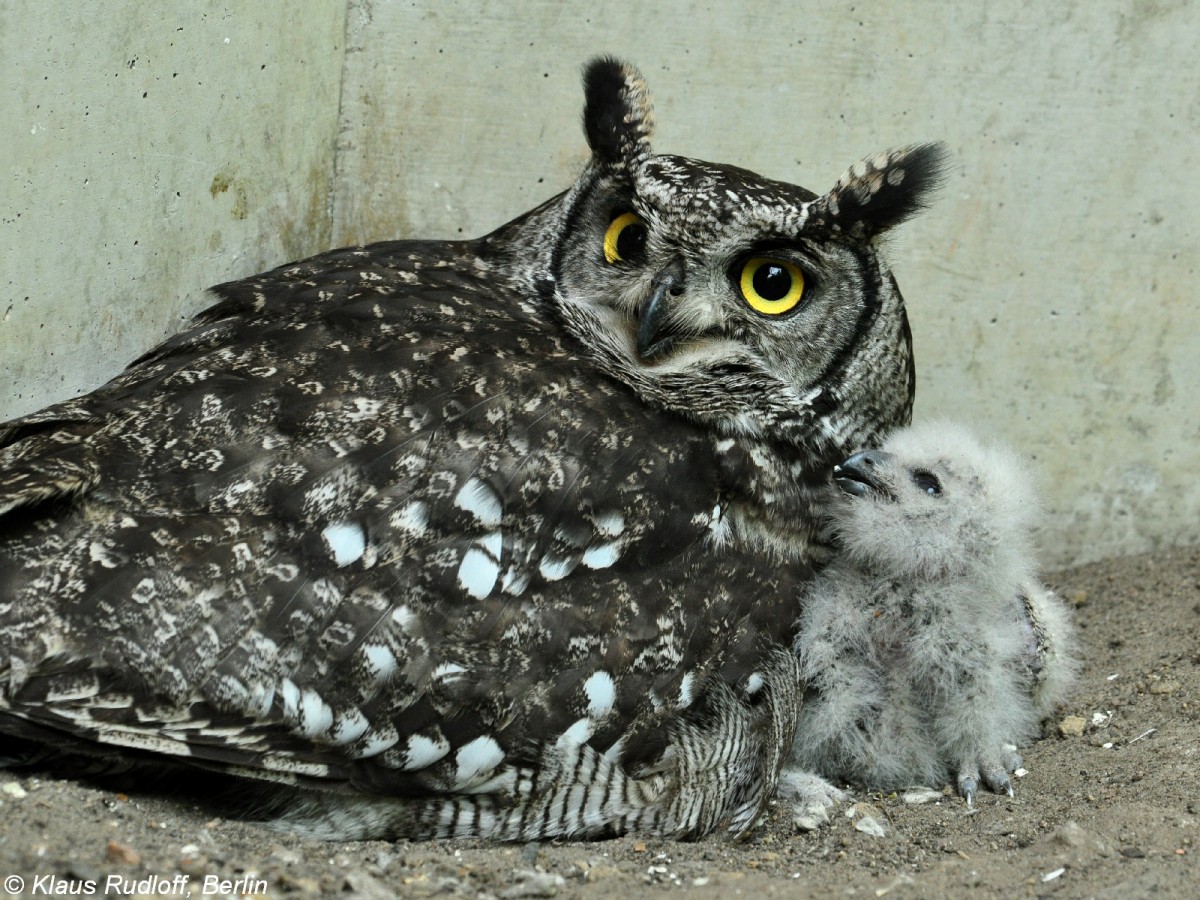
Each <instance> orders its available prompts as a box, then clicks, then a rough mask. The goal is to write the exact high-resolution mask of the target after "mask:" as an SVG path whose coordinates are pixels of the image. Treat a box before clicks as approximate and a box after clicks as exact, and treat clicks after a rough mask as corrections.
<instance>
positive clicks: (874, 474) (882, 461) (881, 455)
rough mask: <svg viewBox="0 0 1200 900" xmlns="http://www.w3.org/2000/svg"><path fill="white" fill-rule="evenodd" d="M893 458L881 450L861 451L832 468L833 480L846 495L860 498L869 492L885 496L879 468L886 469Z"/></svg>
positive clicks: (885, 492)
mask: <svg viewBox="0 0 1200 900" xmlns="http://www.w3.org/2000/svg"><path fill="white" fill-rule="evenodd" d="M893 459H895V457H893V456H892V454H890V453H885V452H884V451H882V450H863V451H861V452H859V453H855V454H854V455H853V456H852V457H850V458H849V459H848V460H846V461H845V462H844V463H841V464H840V465H836V466H834V467H833V480H834V481H836V482H837V486H838V487H840V488H841V489H842V490H843V491H845V492H846V493H847V494H850V495H852V496H854V497H861V496H863V495H864V494H867V493H869V492H871V491H879V492H880V493H883V494H887V493H888V491H887V489H886V488H885V487H884V484H883V481H882V479H881V478H880V476H879V472H878V469H879V468H880V467H885V468H886V467H888V466H889V465H890V464H891V463H892V460H893Z"/></svg>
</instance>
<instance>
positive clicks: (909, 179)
mask: <svg viewBox="0 0 1200 900" xmlns="http://www.w3.org/2000/svg"><path fill="white" fill-rule="evenodd" d="M947 158H948V152H947V150H946V148H945V146H944V145H942V144H936V143H935V144H916V145H913V146H910V147H901V148H900V149H898V150H889V151H887V152H885V153H880V154H879V155H877V156H872V157H869V158H867V159H864V160H862V161H861V162H857V163H855V164H854V165H853V166H851V167H850V170H849V171H848V172H846V174H845V175H843V176H842V177H841V178H840V179H838V183H837V184H836V185H834V187H833V190H831V191H830V192H829V193H828V194H826V195H825V196H824V197H821V198H819V199H817V200H816V201H815V202H814V207H813V211H812V215H813V217H814V218H815V219H816V220H818V221H820V222H822V223H823V224H825V225H826V226H828V227H829V228H830V229H831V230H833V231H839V232H844V233H846V234H850V235H853V236H854V237H859V238H863V239H864V240H869V239H870V238H873V237H875V236H876V235H879V234H882V233H883V232H885V231H887V230H888V229H889V228H893V227H895V226H896V225H899V224H900V223H901V222H903V221H904V220H905V219H908V218H909V217H910V216H912V215H914V214H915V213H918V212H920V211H921V210H922V209H924V208H925V207H926V206H928V205H929V203H930V201H931V200H932V197H933V194H934V193H935V192H936V191H937V189H938V188H939V187H940V186H941V183H942V181H943V179H944V176H945V170H946V163H947Z"/></svg>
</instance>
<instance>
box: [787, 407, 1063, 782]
mask: <svg viewBox="0 0 1200 900" xmlns="http://www.w3.org/2000/svg"><path fill="white" fill-rule="evenodd" d="M833 477H834V480H835V481H836V483H837V487H838V488H840V492H839V493H838V495H837V497H836V498H835V500H834V502H833V503H832V504H831V511H830V517H831V524H832V529H833V532H834V534H835V536H836V542H837V544H838V546H839V553H838V555H837V556H836V557H835V559H834V561H833V562H831V563H830V565H829V566H828V567H826V569H825V570H824V571H823V572H822V574H821V575H820V576H819V577H818V578H817V580H816V581H815V582H814V583H813V585H812V587H811V589H810V591H809V592H808V593H807V594H806V597H805V600H804V609H803V612H802V613H801V615H800V619H799V622H798V632H797V637H796V642H795V649H796V653H797V654H798V656H799V659H800V663H801V670H802V673H803V674H802V677H803V678H804V679H805V681H806V682H807V687H808V696H806V698H805V702H804V705H803V708H802V710H801V716H800V722H799V726H798V728H797V735H796V740H795V742H794V744H793V746H792V752H791V758H790V760H789V763H788V765H787V774H786V775H785V779H784V780H785V783H787V782H789V781H796V780H797V779H799V780H800V781H801V783H803V776H804V773H805V772H809V773H818V774H819V775H821V776H825V777H829V778H839V779H844V780H847V781H850V782H855V783H860V784H864V785H867V786H869V787H871V788H878V789H894V788H899V787H904V786H908V785H913V784H928V785H938V784H943V783H945V782H946V781H947V780H948V778H949V777H951V776H953V777H955V778H956V779H957V786H958V791H959V793H960V794H961V795H962V796H963V797H965V798H966V800H967V802H968V803H971V802H973V799H974V796H975V792H976V790H977V788H978V786H979V783H980V782H981V781H982V783H983V784H984V785H986V786H987V787H988V788H990V789H991V790H993V791H996V792H1000V791H1004V792H1007V793H1008V794H1010V795H1011V793H1012V783H1011V782H1010V780H1009V773H1010V772H1012V771H1013V770H1014V769H1015V768H1016V767H1017V766H1019V765H1020V757H1019V756H1017V754H1016V745H1018V744H1021V743H1023V742H1025V741H1028V740H1030V739H1031V738H1033V737H1034V736H1035V735H1036V734H1037V730H1038V723H1039V721H1040V719H1041V718H1042V717H1043V716H1044V715H1045V714H1046V713H1048V712H1049V711H1050V710H1051V709H1052V708H1053V707H1054V706H1055V705H1056V704H1058V703H1059V702H1060V701H1061V700H1062V699H1063V697H1064V695H1065V693H1066V691H1067V689H1068V687H1069V686H1070V684H1071V681H1072V677H1073V675H1074V671H1075V662H1074V660H1073V654H1072V651H1073V645H1074V632H1073V629H1072V626H1071V623H1070V621H1069V617H1068V614H1067V611H1066V609H1065V607H1064V605H1063V603H1062V602H1061V600H1059V599H1058V598H1057V597H1056V596H1055V595H1054V594H1053V593H1051V592H1050V591H1049V590H1047V589H1046V588H1045V587H1043V586H1042V585H1041V584H1040V583H1039V582H1038V580H1037V578H1036V574H1035V560H1034V554H1033V548H1032V544H1031V527H1032V524H1033V519H1034V512H1035V502H1034V497H1033V495H1032V493H1031V490H1030V487H1029V483H1028V481H1029V480H1028V477H1027V476H1026V474H1025V473H1024V472H1022V471H1021V469H1020V467H1019V465H1018V463H1017V461H1016V460H1015V459H1014V458H1013V457H1012V456H1010V455H1009V454H1008V453H1007V452H1005V451H1003V450H1000V449H997V448H994V447H988V446H984V445H982V444H981V443H979V442H978V441H977V440H976V439H975V438H973V437H972V436H971V435H970V434H969V433H968V432H967V431H965V430H964V429H962V428H961V427H958V426H955V425H951V424H947V423H934V424H930V425H923V426H919V427H913V428H910V429H906V430H901V431H898V432H895V433H893V434H892V435H891V436H890V437H889V439H888V440H887V441H886V442H885V443H884V445H883V449H880V450H875V449H872V450H864V451H862V452H860V453H856V454H855V455H853V456H851V457H850V458H849V459H847V460H846V461H845V462H843V463H842V464H841V465H839V466H836V467H835V468H834V470H833Z"/></svg>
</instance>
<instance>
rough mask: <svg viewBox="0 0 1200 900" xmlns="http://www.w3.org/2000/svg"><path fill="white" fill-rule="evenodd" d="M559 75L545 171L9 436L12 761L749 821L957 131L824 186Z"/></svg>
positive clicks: (230, 300)
mask: <svg viewBox="0 0 1200 900" xmlns="http://www.w3.org/2000/svg"><path fill="white" fill-rule="evenodd" d="M584 82H585V84H584V88H585V109H584V114H583V124H584V131H585V134H586V139H587V142H588V145H589V147H590V149H591V158H590V161H589V162H588V164H587V165H586V167H585V168H584V170H583V172H582V174H581V175H580V177H579V179H578V181H576V182H575V184H574V185H573V186H571V187H570V188H569V189H568V190H566V191H565V192H564V193H562V194H559V195H558V196H556V197H554V198H552V199H550V200H548V201H546V202H545V203H543V204H542V205H541V206H539V207H537V208H536V209H533V210H531V211H530V212H528V213H526V214H524V215H522V216H520V217H518V218H517V219H515V220H514V221H512V222H510V223H509V224H507V225H504V226H503V227H501V228H499V229H498V230H497V231H495V232H493V233H491V234H489V235H487V236H486V237H483V238H480V239H478V240H471V241H428V240H412V241H395V242H386V243H378V244H373V245H370V246H362V247H351V248H347V249H341V250H335V251H331V252H328V253H324V254H322V255H319V256H316V257H313V258H311V259H307V260H304V261H300V262H296V263H292V264H290V265H285V266H283V267H281V268H278V269H276V270H274V271H271V272H267V273H265V274H262V275H258V276H255V277H251V278H247V279H244V280H241V281H235V282H231V283H227V284H222V285H220V286H218V287H216V288H214V289H213V292H214V293H215V295H216V298H217V301H216V303H215V305H213V306H212V307H211V308H209V309H208V310H207V311H206V312H203V313H202V314H200V315H199V316H198V317H197V319H196V320H195V321H194V323H193V324H192V325H191V326H190V327H188V328H187V329H186V330H184V331H183V332H181V333H180V334H178V335H176V336H175V337H173V338H170V339H168V340H167V341H166V342H164V343H163V344H161V345H159V346H158V347H156V348H154V349H153V350H151V351H150V352H148V353H146V354H145V355H144V356H142V357H141V358H140V359H138V360H136V361H135V362H133V363H132V364H131V365H130V367H129V368H128V369H126V370H125V372H124V373H122V374H120V375H119V376H117V377H116V378H115V379H114V380H113V381H111V382H110V383H108V384H107V385H105V386H103V387H101V388H100V389H98V390H96V391H94V392H93V393H90V394H88V395H86V396H82V397H79V398H77V399H74V400H69V401H67V402H64V403H60V404H58V405H56V406H52V407H50V408H48V409H45V410H43V411H41V412H37V413H34V414H32V415H29V416H26V417H24V418H21V419H17V420H15V421H12V422H10V423H8V424H7V425H5V426H3V427H2V428H0V731H3V732H4V733H6V734H7V735H8V738H7V740H8V741H9V742H10V744H11V745H12V746H16V742H20V743H21V744H22V746H28V747H30V748H34V749H37V751H38V752H41V753H43V754H44V753H46V752H62V753H67V752H70V753H71V754H75V755H77V754H79V753H85V754H86V753H92V754H98V755H100V756H101V757H102V758H104V759H106V760H108V761H110V762H111V763H112V764H113V765H118V764H126V765H143V764H149V763H148V761H155V760H157V761H168V762H172V761H173V762H175V763H181V764H188V765H194V766H203V767H207V768H215V769H219V770H221V771H223V772H227V773H231V774H233V775H237V776H243V777H246V778H249V779H256V780H258V781H262V782H267V783H271V784H275V785H278V789H277V790H276V792H275V794H274V799H273V800H272V803H271V815H272V816H274V817H276V818H277V819H278V820H279V821H283V822H285V823H287V825H288V826H289V827H293V828H295V829H297V830H300V831H304V832H306V833H309V834H312V835H317V836H321V837H326V838H338V839H341V838H344V839H351V838H368V837H381V838H427V837H435V836H480V837H490V838H497V839H506V840H530V839H537V838H545V837H552V836H592V835H602V834H612V833H618V832H625V831H642V832H645V833H650V834H661V835H666V836H672V837H681V838H690V837H698V836H700V835H703V834H706V833H708V832H711V831H714V830H718V829H720V830H724V831H728V832H731V833H733V834H740V833H743V832H745V831H746V830H747V829H748V828H750V827H751V826H752V825H753V824H754V822H755V820H756V818H757V817H758V816H759V813H760V812H761V810H762V809H763V806H764V803H765V802H766V800H767V798H768V797H769V795H770V792H771V790H772V789H773V786H774V784H775V782H776V780H777V778H778V773H779V771H780V768H781V766H782V765H783V761H784V758H785V756H786V752H787V748H788V746H789V745H790V742H791V738H792V735H793V733H794V730H795V727H796V721H797V717H798V714H799V702H800V692H799V689H798V685H799V668H798V667H799V662H798V660H797V658H796V656H795V654H794V653H793V652H792V647H791V641H792V639H791V627H792V623H793V620H794V618H795V616H794V613H793V612H791V610H792V604H793V602H794V601H793V600H792V598H794V597H795V596H797V595H798V594H799V593H800V592H801V591H802V590H803V589H804V587H805V585H807V584H808V582H809V581H810V579H811V578H812V572H813V567H814V564H816V563H817V562H819V560H820V558H821V554H822V549H821V546H820V541H819V540H818V539H817V531H818V528H819V521H818V516H817V514H816V509H817V508H818V506H819V504H820V499H821V496H822V492H823V488H824V482H825V480H826V478H827V472H828V469H829V467H830V466H831V465H832V464H833V463H834V462H836V461H837V460H839V459H842V458H844V457H845V455H846V454H847V453H848V452H849V451H850V450H851V449H852V448H854V447H858V446H862V445H865V444H871V443H873V442H876V441H877V440H879V439H880V438H881V437H882V435H883V434H884V433H886V432H887V431H889V430H890V429H892V428H894V427H895V426H897V425H900V424H903V423H904V422H906V421H907V419H908V417H909V411H910V408H911V401H912V390H913V367H912V358H911V348H910V338H909V330H908V324H907V320H906V317H905V310H904V304H903V300H902V298H901V296H900V293H899V291H898V289H897V287H896V283H895V281H894V280H893V278H892V276H891V275H890V274H889V271H888V269H887V268H886V265H885V263H884V262H883V260H882V259H881V257H880V254H879V250H878V246H877V244H878V238H879V237H880V236H881V235H883V234H884V233H885V232H887V231H888V230H889V229H891V228H893V227H894V226H896V225H898V224H899V223H900V222H902V221H903V220H904V219H906V218H907V217H909V216H910V215H911V214H913V213H914V212H916V211H917V210H919V209H920V208H921V207H922V206H923V205H924V204H925V203H926V201H927V198H928V196H929V193H930V190H931V188H933V187H934V186H935V185H936V182H937V180H938V173H939V169H940V167H941V165H942V151H941V150H940V149H939V147H937V146H936V145H930V146H918V147H910V148H906V149H903V150H899V151H894V152H891V153H885V154H882V155H879V156H876V157H873V158H871V159H869V160H867V161H865V162H863V163H860V164H859V165H857V166H855V167H854V168H852V169H851V170H850V172H849V173H847V174H846V175H845V176H844V177H843V178H842V179H841V180H840V181H838V182H837V184H835V185H834V187H833V188H832V189H831V190H829V191H828V192H827V193H825V194H823V195H820V196H817V195H816V194H813V193H810V192H808V191H806V190H804V189H803V188H799V187H795V186H793V185H789V184H784V183H781V182H777V181H772V180H769V179H766V178H762V177H760V176H758V175H755V174H753V173H751V172H748V171H745V170H742V169H738V168H734V167H732V166H726V165H715V164H711V163H705V162H698V161H694V160H689V159H684V158H681V157H676V156H664V155H656V154H654V153H652V152H651V149H650V136H651V130H652V118H651V108H650V101H649V97H648V94H647V90H646V87H645V84H644V81H643V79H642V77H641V76H640V75H639V74H638V72H637V71H636V70H635V69H634V68H633V67H632V66H629V65H626V64H622V63H620V62H617V61H615V60H612V59H607V58H604V59H598V60H596V61H594V62H593V63H591V64H590V65H589V66H588V67H587V69H586V73H585V79H584ZM47 748H49V749H48V750H47Z"/></svg>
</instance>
